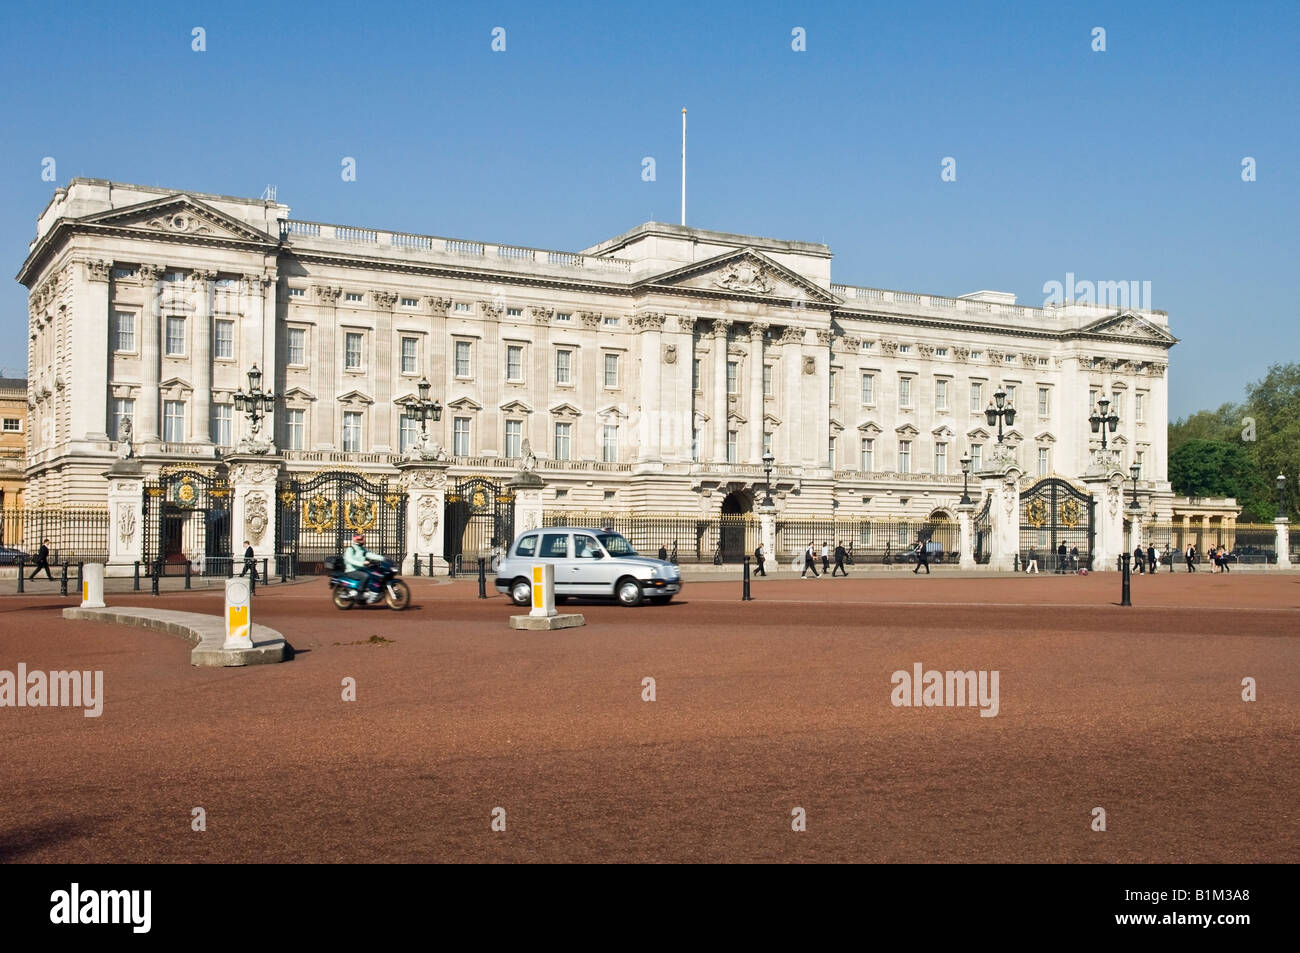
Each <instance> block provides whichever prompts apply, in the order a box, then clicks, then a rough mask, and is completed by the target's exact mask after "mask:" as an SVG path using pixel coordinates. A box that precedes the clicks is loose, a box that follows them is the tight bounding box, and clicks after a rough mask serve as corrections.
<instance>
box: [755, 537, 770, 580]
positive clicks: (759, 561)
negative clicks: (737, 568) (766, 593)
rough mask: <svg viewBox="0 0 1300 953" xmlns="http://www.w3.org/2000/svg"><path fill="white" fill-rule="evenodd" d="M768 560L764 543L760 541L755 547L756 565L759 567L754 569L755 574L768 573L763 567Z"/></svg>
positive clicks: (763, 574) (764, 574)
mask: <svg viewBox="0 0 1300 953" xmlns="http://www.w3.org/2000/svg"><path fill="white" fill-rule="evenodd" d="M766 561H767V558H766V556H765V555H764V550H763V544H762V543H759V544H758V545H757V546H755V547H754V565H755V566H757V567H758V568H756V569H755V570H754V575H755V576H766V575H767V570H766V569H764V568H763V563H764V562H766Z"/></svg>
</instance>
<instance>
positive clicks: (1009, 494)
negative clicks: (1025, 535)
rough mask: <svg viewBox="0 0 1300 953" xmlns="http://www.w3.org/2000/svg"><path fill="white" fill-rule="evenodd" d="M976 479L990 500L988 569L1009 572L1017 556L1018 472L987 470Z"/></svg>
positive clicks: (1018, 521)
mask: <svg viewBox="0 0 1300 953" xmlns="http://www.w3.org/2000/svg"><path fill="white" fill-rule="evenodd" d="M978 476H979V478H980V482H981V483H982V484H983V486H984V491H985V493H987V494H988V495H989V496H991V497H992V498H993V504H992V505H991V506H990V507H989V569H990V570H993V571H994V572H1010V571H1012V570H1013V569H1014V568H1015V566H1016V556H1017V554H1018V553H1019V552H1020V468H1019V467H1016V466H1009V467H1007V468H1006V469H1005V470H1001V471H999V470H993V471H988V470H986V471H984V472H982V473H980V474H978ZM969 548H970V547H967V549H969ZM963 552H964V550H963Z"/></svg>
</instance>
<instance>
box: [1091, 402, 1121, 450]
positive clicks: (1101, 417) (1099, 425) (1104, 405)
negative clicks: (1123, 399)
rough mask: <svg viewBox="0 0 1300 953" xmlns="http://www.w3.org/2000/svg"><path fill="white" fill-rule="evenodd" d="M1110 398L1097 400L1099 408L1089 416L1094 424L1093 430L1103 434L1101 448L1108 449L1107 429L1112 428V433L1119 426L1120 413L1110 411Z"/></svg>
mask: <svg viewBox="0 0 1300 953" xmlns="http://www.w3.org/2000/svg"><path fill="white" fill-rule="evenodd" d="M1109 411H1110V398H1109V397H1103V398H1101V400H1099V401H1097V409H1096V410H1095V411H1093V413H1092V416H1090V417H1089V418H1088V423H1090V424H1092V432H1093V433H1100V434H1101V449H1102V450H1105V449H1106V430H1107V428H1109V429H1110V432H1111V433H1114V432H1115V430H1116V429H1117V428H1118V427H1119V414H1114V413H1109Z"/></svg>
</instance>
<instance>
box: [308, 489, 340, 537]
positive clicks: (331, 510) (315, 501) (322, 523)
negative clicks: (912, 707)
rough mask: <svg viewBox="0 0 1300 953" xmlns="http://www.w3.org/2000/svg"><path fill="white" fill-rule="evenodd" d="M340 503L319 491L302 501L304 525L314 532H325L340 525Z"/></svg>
mask: <svg viewBox="0 0 1300 953" xmlns="http://www.w3.org/2000/svg"><path fill="white" fill-rule="evenodd" d="M338 521H339V505H338V504H337V503H335V502H334V501H333V500H327V499H326V498H325V496H324V495H323V494H321V493H317V494H316V495H315V496H313V497H312V498H311V499H310V500H303V502H302V525H303V526H305V527H307V529H309V530H311V531H312V532H313V533H323V532H325V531H326V530H328V529H333V528H334V527H335V526H336V525H338Z"/></svg>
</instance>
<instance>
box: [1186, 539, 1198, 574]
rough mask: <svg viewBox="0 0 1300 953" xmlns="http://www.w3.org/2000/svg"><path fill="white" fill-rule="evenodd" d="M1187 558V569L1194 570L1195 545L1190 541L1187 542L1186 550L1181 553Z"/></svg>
mask: <svg viewBox="0 0 1300 953" xmlns="http://www.w3.org/2000/svg"><path fill="white" fill-rule="evenodd" d="M1183 555H1184V556H1185V557H1186V559H1187V571H1188V572H1196V547H1195V546H1193V545H1192V544H1191V543H1188V544H1187V552H1186V553H1184V554H1183Z"/></svg>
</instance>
